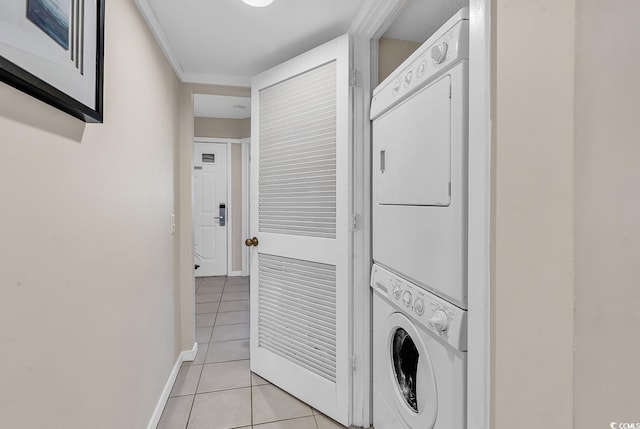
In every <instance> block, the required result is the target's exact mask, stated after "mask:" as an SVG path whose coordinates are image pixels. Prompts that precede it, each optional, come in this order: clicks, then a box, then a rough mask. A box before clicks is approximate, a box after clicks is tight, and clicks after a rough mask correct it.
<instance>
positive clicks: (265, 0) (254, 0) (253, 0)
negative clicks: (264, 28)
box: [242, 0, 273, 7]
mask: <svg viewBox="0 0 640 429" xmlns="http://www.w3.org/2000/svg"><path fill="white" fill-rule="evenodd" d="M242 1H243V2H245V3H246V4H248V5H249V6H254V7H265V6H269V5H270V4H271V3H273V0H242Z"/></svg>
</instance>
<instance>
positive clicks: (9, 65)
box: [0, 0, 104, 123]
mask: <svg viewBox="0 0 640 429" xmlns="http://www.w3.org/2000/svg"><path fill="white" fill-rule="evenodd" d="M103 73H104V0H0V80H2V81H4V82H5V83H7V84H9V85H11V86H13V87H14V88H17V89H19V90H21V91H23V92H25V93H27V94H29V95H31V96H33V97H36V98H38V99H39V100H41V101H43V102H45V103H48V104H50V105H51V106H53V107H56V108H57V109H60V110H62V111H64V112H66V113H68V114H69V115H72V116H75V117H76V118H78V119H80V120H82V121H85V122H94V123H101V122H102V115H103V112H102V106H103V102H102V88H103Z"/></svg>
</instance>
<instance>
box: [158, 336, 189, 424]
mask: <svg viewBox="0 0 640 429" xmlns="http://www.w3.org/2000/svg"><path fill="white" fill-rule="evenodd" d="M197 353H198V343H193V349H191V350H185V351H183V352H181V353H180V355H178V359H177V360H176V363H175V364H174V365H173V369H172V370H171V373H170V374H169V378H168V379H167V383H166V384H165V385H164V389H162V393H161V394H160V399H158V403H157V404H156V409H155V410H153V414H152V415H151V420H149V424H148V425H147V429H156V427H157V426H158V422H159V421H160V417H162V411H164V407H165V405H167V401H168V400H169V394H170V393H171V389H172V388H173V383H175V381H176V377H178V371H180V367H181V366H182V362H193V361H194V360H195V359H196V354H197Z"/></svg>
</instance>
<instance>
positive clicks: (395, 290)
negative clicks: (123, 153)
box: [393, 284, 402, 299]
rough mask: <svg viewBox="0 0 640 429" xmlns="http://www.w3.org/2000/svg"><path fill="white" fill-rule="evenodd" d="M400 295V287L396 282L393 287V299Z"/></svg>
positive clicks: (398, 297)
mask: <svg viewBox="0 0 640 429" xmlns="http://www.w3.org/2000/svg"><path fill="white" fill-rule="evenodd" d="M401 296H402V289H400V285H398V284H396V285H395V286H394V287H393V297H394V298H395V299H400V297H401Z"/></svg>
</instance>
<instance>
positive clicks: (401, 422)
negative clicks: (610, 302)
mask: <svg viewBox="0 0 640 429" xmlns="http://www.w3.org/2000/svg"><path fill="white" fill-rule="evenodd" d="M468 65H469V12H468V9H467V8H464V9H461V10H460V11H459V12H458V13H457V14H456V15H454V16H453V17H452V18H451V19H450V20H449V21H447V22H446V23H445V24H444V25H443V26H442V27H441V28H440V29H439V30H438V31H437V32H436V33H435V34H434V35H433V36H432V37H430V38H429V40H427V41H426V42H425V43H424V44H423V45H422V46H421V47H420V48H418V50H417V51H416V52H415V53H414V54H413V55H411V56H410V57H409V58H408V59H407V60H406V61H405V62H404V63H403V64H401V65H400V66H399V67H398V69H396V71H395V72H394V73H392V74H391V75H390V76H389V77H388V78H387V79H385V80H384V82H382V83H381V84H380V85H379V86H378V87H377V88H376V89H375V90H374V92H373V101H372V105H371V119H372V120H373V155H374V156H373V162H374V164H373V167H374V168H373V196H374V208H373V259H374V265H373V268H372V274H371V287H372V288H373V291H374V297H373V335H374V338H373V391H374V397H373V407H374V409H373V420H374V421H373V423H374V427H375V428H376V429H464V428H466V396H467V389H466V380H467V308H468V306H467V153H468V73H469V72H468Z"/></svg>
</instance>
